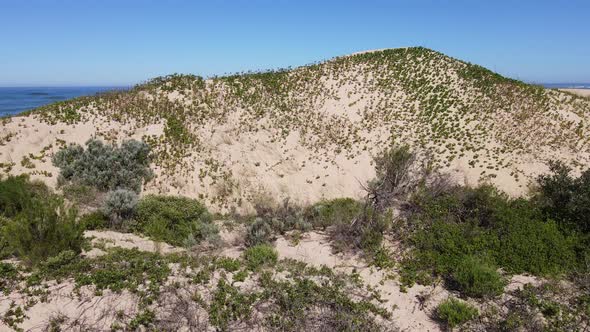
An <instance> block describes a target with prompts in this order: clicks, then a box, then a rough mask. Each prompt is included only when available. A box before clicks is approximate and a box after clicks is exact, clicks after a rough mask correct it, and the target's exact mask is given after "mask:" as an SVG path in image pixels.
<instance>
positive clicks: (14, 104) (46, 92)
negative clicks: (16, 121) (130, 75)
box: [0, 86, 129, 117]
mask: <svg viewBox="0 0 590 332" xmlns="http://www.w3.org/2000/svg"><path fill="white" fill-rule="evenodd" d="M128 88H129V87H122V86H77V87H17V88H10V87H0V117H5V116H10V115H14V114H18V113H22V112H24V111H28V110H31V109H34V108H37V107H39V106H43V105H47V104H51V103H55V102H58V101H61V100H66V99H71V98H75V97H80V96H92V95H95V94H97V93H100V92H106V91H111V90H125V89H128Z"/></svg>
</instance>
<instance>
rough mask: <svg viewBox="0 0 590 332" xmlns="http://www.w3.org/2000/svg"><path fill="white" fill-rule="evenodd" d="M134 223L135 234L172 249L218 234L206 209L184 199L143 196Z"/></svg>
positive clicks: (191, 200) (190, 200)
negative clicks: (165, 244) (159, 242)
mask: <svg viewBox="0 0 590 332" xmlns="http://www.w3.org/2000/svg"><path fill="white" fill-rule="evenodd" d="M134 219H135V221H136V225H135V226H134V227H136V228H137V229H136V230H138V231H140V232H142V233H144V234H146V235H148V236H150V237H152V238H154V239H156V240H159V241H164V242H167V243H170V244H173V245H184V244H185V243H186V240H187V239H189V238H190V239H194V240H195V241H196V242H197V243H198V242H200V241H202V240H205V239H208V238H212V237H214V236H215V235H217V234H218V232H219V230H218V229H217V227H216V226H215V225H214V224H213V222H212V218H211V214H210V213H209V211H207V208H206V207H205V206H204V205H203V204H201V203H199V202H198V201H197V200H194V199H190V198H187V197H175V196H158V195H148V196H145V197H143V198H142V199H140V200H139V202H138V204H137V207H136V212H135V218H134Z"/></svg>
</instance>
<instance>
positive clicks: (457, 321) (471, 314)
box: [436, 298, 479, 328]
mask: <svg viewBox="0 0 590 332" xmlns="http://www.w3.org/2000/svg"><path fill="white" fill-rule="evenodd" d="M436 315H437V317H438V319H440V320H441V321H443V322H444V323H446V324H447V326H448V327H449V328H454V327H456V326H459V325H463V324H465V323H467V322H468V321H470V320H472V319H475V318H477V316H478V315H479V312H478V310H477V308H475V307H473V306H472V305H470V304H469V303H466V302H463V301H460V300H457V299H455V298H449V299H447V300H445V301H443V302H441V303H440V304H439V305H438V306H437V307H436Z"/></svg>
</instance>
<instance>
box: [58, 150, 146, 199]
mask: <svg viewBox="0 0 590 332" xmlns="http://www.w3.org/2000/svg"><path fill="white" fill-rule="evenodd" d="M149 154H150V147H149V146H148V145H147V144H146V143H144V142H139V141H136V140H128V141H124V142H123V143H122V144H121V146H120V147H118V146H116V145H107V144H104V143H103V142H101V141H99V140H97V139H90V140H88V141H87V142H86V149H84V148H83V147H81V146H80V145H77V144H75V145H70V146H68V147H66V148H64V149H61V150H60V151H58V152H57V153H56V154H55V155H54V156H53V159H52V162H53V164H54V165H55V166H57V167H59V169H60V177H59V181H60V183H61V184H67V183H69V182H73V183H79V184H84V185H89V186H93V187H96V188H97V189H99V190H102V191H108V190H114V189H118V188H126V189H130V190H133V191H135V192H139V191H140V190H141V186H142V184H143V183H144V182H145V181H147V180H149V179H150V178H151V177H152V175H153V174H152V171H151V170H150V168H149V164H150V158H149Z"/></svg>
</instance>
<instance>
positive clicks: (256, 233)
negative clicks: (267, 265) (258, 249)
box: [246, 217, 274, 247]
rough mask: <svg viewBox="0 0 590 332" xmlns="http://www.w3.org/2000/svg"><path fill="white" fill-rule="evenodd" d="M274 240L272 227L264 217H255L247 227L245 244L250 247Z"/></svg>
mask: <svg viewBox="0 0 590 332" xmlns="http://www.w3.org/2000/svg"><path fill="white" fill-rule="evenodd" d="M273 240H274V231H273V227H272V226H271V224H270V223H269V221H267V220H266V219H262V218H260V217H259V218H256V219H255V220H254V222H253V223H252V224H251V225H250V226H249V227H248V230H247V233H246V246H248V247H252V246H256V245H259V244H264V243H270V242H272V241H273Z"/></svg>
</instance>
